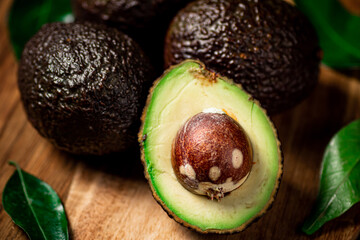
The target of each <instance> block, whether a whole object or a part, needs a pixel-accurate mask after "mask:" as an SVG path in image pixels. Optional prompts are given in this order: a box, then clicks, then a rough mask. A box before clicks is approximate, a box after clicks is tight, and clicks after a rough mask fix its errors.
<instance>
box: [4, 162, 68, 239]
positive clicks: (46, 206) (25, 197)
mask: <svg viewBox="0 0 360 240" xmlns="http://www.w3.org/2000/svg"><path fill="white" fill-rule="evenodd" d="M10 164H12V165H15V166H16V170H15V172H14V174H13V175H12V176H11V177H10V179H9V181H8V182H7V184H6V186H5V189H4V192H3V198H2V199H3V206H4V209H5V211H6V212H7V213H8V214H9V215H10V217H11V218H12V220H13V221H14V222H15V223H16V224H17V225H19V226H20V227H21V228H22V229H23V230H24V231H25V232H26V233H27V235H28V236H29V238H30V239H35V240H42V239H46V240H47V239H56V240H61V239H69V233H68V222H67V219H66V215H65V210H64V207H63V205H62V203H61V201H60V199H59V197H58V195H57V194H56V192H55V191H54V190H53V189H52V188H51V187H50V186H49V185H48V184H47V183H45V182H43V181H41V180H40V179H38V178H36V177H34V176H32V175H30V174H28V173H26V172H24V171H22V170H21V169H20V168H19V166H18V165H17V164H16V163H13V162H10Z"/></svg>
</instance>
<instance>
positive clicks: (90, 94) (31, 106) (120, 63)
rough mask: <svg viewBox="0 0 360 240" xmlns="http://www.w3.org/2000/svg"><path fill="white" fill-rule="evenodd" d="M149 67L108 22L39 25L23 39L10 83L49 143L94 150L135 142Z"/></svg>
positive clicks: (77, 150) (130, 42) (132, 44)
mask: <svg viewBox="0 0 360 240" xmlns="http://www.w3.org/2000/svg"><path fill="white" fill-rule="evenodd" d="M151 81H152V67H151V66H150V64H149V62H148V60H147V58H146V56H145V55H144V54H143V52H142V50H141V49H140V48H139V47H138V45H137V44H136V43H135V42H134V41H133V40H132V39H130V38H129V37H127V36H126V35H124V34H122V33H120V32H119V31H117V30H116V29H112V28H108V27H105V26H102V25H96V24H90V23H84V24H80V23H71V24H64V23H52V24H47V25H44V26H43V27H42V28H41V30H40V31H39V32H38V33H37V34H36V35H35V36H34V37H33V38H32V39H31V40H30V41H29V42H28V43H27V45H26V47H25V49H24V51H23V54H22V57H21V62H20V64H19V72H18V85H19V89H20V93H21V99H22V101H23V105H24V108H25V110H26V113H27V115H28V119H29V120H30V122H31V123H32V124H33V126H34V127H35V128H36V129H37V130H38V131H39V133H40V134H41V135H42V136H44V137H45V138H48V139H49V140H50V141H51V142H52V143H53V144H54V145H55V146H57V147H58V148H60V149H62V150H66V151H68V152H71V153H75V154H95V155H102V154H106V153H110V152H117V151H122V150H125V149H126V148H128V147H129V146H131V145H133V144H134V143H135V142H136V133H137V130H138V126H139V116H140V114H141V109H142V107H143V104H144V100H145V98H146V92H147V90H148V87H149V85H150V84H151Z"/></svg>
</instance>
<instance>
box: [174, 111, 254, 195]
mask: <svg viewBox="0 0 360 240" xmlns="http://www.w3.org/2000/svg"><path fill="white" fill-rule="evenodd" d="M171 161H172V167H173V169H174V172H175V175H176V177H177V179H178V181H179V182H180V183H181V185H183V186H184V187H185V188H186V189H187V190H189V191H190V192H192V193H195V194H200V195H206V196H208V197H209V198H211V199H214V198H216V199H218V200H220V199H221V198H223V197H224V195H225V194H228V193H230V192H231V191H233V190H235V189H236V188H238V187H239V186H240V185H241V184H243V183H244V182H245V180H246V178H247V177H248V175H249V173H250V170H251V166H252V148H251V144H250V141H249V138H248V137H247V135H246V133H245V131H244V129H243V128H242V127H241V126H240V124H239V123H238V122H237V121H235V120H234V119H232V118H231V117H229V116H228V115H226V114H225V113H224V112H221V111H207V112H201V113H198V114H196V115H194V116H193V117H191V118H190V119H189V120H187V121H186V122H185V123H184V125H183V126H182V127H181V128H180V130H179V131H178V132H177V135H176V137H175V139H174V142H173V145H172V156H171Z"/></svg>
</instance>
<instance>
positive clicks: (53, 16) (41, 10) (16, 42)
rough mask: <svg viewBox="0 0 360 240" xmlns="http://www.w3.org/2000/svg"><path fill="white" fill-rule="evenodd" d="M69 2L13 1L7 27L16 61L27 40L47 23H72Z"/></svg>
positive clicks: (68, 0)
mask: <svg viewBox="0 0 360 240" xmlns="http://www.w3.org/2000/svg"><path fill="white" fill-rule="evenodd" d="M72 20H73V16H72V11H71V3H70V0H14V2H13V5H12V7H11V10H10V14H9V19H8V26H9V32H10V39H11V42H12V44H13V48H14V51H15V54H16V56H17V58H18V59H20V57H21V53H22V50H23V48H24V46H25V44H26V43H27V41H29V39H30V38H31V37H32V36H33V35H34V34H35V33H36V32H37V31H38V30H39V29H40V28H41V26H42V25H44V24H45V23H49V22H59V21H72Z"/></svg>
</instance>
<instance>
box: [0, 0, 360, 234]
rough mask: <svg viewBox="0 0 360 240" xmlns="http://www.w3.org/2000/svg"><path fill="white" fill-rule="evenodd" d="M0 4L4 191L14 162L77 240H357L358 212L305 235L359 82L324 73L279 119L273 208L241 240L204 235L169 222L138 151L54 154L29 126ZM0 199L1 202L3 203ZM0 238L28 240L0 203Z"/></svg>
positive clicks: (352, 112)
mask: <svg viewBox="0 0 360 240" xmlns="http://www.w3.org/2000/svg"><path fill="white" fill-rule="evenodd" d="M10 2H11V0H1V1H0V17H1V21H0V76H1V78H0V81H1V84H0V191H1V192H2V190H3V189H4V186H5V183H6V182H7V180H8V178H9V177H10V175H11V174H12V173H13V171H14V169H13V167H11V166H9V165H8V164H7V162H8V161H9V160H13V161H16V162H18V163H19V164H20V166H21V167H22V168H24V169H25V170H26V171H28V172H30V173H32V174H34V175H36V176H38V177H39V178H41V179H42V180H44V181H46V182H48V183H49V184H50V185H51V186H52V187H53V188H54V189H55V190H56V191H57V192H58V194H59V196H60V198H61V199H62V201H63V202H64V204H65V208H66V211H67V215H68V218H69V221H70V229H71V236H72V238H73V239H199V240H200V239H210V240H211V239H228V240H232V239H356V238H357V237H358V236H359V232H360V215H359V214H358V213H359V212H360V206H359V204H358V205H356V206H354V207H353V208H352V209H351V211H348V212H347V213H345V214H344V215H343V216H341V217H339V218H337V219H335V220H333V221H331V222H329V223H327V224H326V225H325V226H324V227H323V228H322V229H320V230H319V231H318V232H317V233H316V234H314V235H312V236H310V237H309V236H306V235H304V234H303V233H301V231H300V230H299V229H300V227H301V224H302V223H303V221H304V219H305V217H306V216H307V215H308V214H309V213H310V212H311V208H312V205H313V203H314V201H315V198H316V195H317V190H318V181H319V168H320V163H321V159H322V154H323V151H324V149H325V146H326V144H327V143H328V141H329V140H330V138H331V136H332V135H333V134H334V133H335V132H336V131H338V130H339V129H340V128H341V127H342V126H344V125H345V124H347V123H349V122H351V121H352V120H354V119H357V118H360V81H359V80H358V79H355V78H351V77H346V76H345V75H342V74H340V73H338V72H336V71H334V70H331V69H328V68H326V67H324V66H322V67H321V75H320V82H319V85H318V86H317V88H316V89H315V91H314V92H313V93H312V94H311V95H310V96H309V97H308V98H307V99H306V100H305V101H304V102H302V103H301V104H300V105H298V106H297V107H295V108H294V109H292V110H289V111H287V112H284V113H282V114H279V115H277V116H274V117H273V120H274V123H275V125H276V126H277V128H278V132H279V136H280V139H281V141H282V149H283V152H284V158H285V162H284V175H283V180H282V183H281V186H280V189H279V193H278V197H277V199H276V201H275V203H274V205H273V207H272V209H271V210H270V211H269V212H268V213H267V214H266V215H265V216H264V217H263V218H261V219H260V220H259V221H258V222H256V223H254V224H253V225H251V226H250V227H249V228H248V229H247V230H245V231H244V232H242V233H239V234H235V235H221V236H218V235H213V234H210V235H201V234H198V233H196V232H194V231H191V230H189V229H186V228H184V227H182V226H181V225H179V224H177V223H176V222H174V221H173V220H172V219H170V218H169V217H168V216H167V214H166V213H165V212H164V211H163V210H162V209H161V207H160V206H159V205H158V204H156V202H155V200H154V199H153V198H152V195H151V192H150V190H149V187H148V185H147V182H146V181H145V179H144V176H143V167H142V165H141V163H140V159H139V154H138V151H137V150H135V151H129V152H128V153H124V154H113V155H110V156H106V157H101V158H99V157H76V156H72V155H69V154H66V153H63V152H61V151H58V150H56V149H55V148H54V147H53V146H52V145H51V144H49V143H48V142H47V141H46V140H45V139H43V138H42V137H40V136H39V135H38V133H37V132H36V131H35V130H34V129H33V127H32V126H31V125H30V124H29V123H28V121H27V120H26V116H25V113H24V111H23V108H22V105H21V102H20V96H19V92H18V90H17V85H16V71H17V63H16V60H15V58H14V55H13V53H12V50H11V46H10V43H9V40H8V33H7V30H6V21H3V19H5V16H6V12H7V10H8V8H9V5H10ZM0 199H1V197H0ZM0 239H26V235H25V234H24V233H23V232H22V231H21V230H20V229H19V228H18V227H16V225H14V224H13V223H12V221H11V219H10V217H9V216H8V215H7V214H6V212H5V211H4V209H3V207H2V205H1V204H0Z"/></svg>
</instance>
